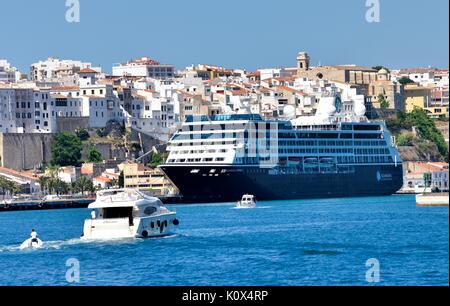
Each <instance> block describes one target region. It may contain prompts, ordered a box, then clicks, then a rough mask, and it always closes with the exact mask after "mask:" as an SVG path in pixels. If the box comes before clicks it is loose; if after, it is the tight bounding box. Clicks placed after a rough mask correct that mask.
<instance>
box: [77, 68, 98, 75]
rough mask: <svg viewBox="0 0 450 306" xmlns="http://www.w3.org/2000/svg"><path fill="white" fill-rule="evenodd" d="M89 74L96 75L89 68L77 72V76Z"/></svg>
mask: <svg viewBox="0 0 450 306" xmlns="http://www.w3.org/2000/svg"><path fill="white" fill-rule="evenodd" d="M85 73H86V74H88V73H89V74H90V73H98V71H95V70H93V69H90V68H85V69H81V70H80V71H79V72H78V74H85Z"/></svg>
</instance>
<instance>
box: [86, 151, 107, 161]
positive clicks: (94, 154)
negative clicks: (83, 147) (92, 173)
mask: <svg viewBox="0 0 450 306" xmlns="http://www.w3.org/2000/svg"><path fill="white" fill-rule="evenodd" d="M87 161H88V162H90V163H100V162H102V161H103V157H102V153H100V151H98V150H97V149H96V148H95V147H90V148H89V149H88V152H87Z"/></svg>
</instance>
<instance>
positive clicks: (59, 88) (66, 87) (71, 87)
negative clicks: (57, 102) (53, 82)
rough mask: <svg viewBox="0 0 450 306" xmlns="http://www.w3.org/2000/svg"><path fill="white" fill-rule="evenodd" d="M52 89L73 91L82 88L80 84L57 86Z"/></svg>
mask: <svg viewBox="0 0 450 306" xmlns="http://www.w3.org/2000/svg"><path fill="white" fill-rule="evenodd" d="M51 90H52V91H73V90H80V86H55V87H52V88H51Z"/></svg>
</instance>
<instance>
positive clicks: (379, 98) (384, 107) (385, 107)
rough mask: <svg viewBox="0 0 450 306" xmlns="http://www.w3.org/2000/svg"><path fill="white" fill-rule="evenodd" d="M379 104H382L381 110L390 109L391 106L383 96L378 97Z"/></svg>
mask: <svg viewBox="0 0 450 306" xmlns="http://www.w3.org/2000/svg"><path fill="white" fill-rule="evenodd" d="M378 102H379V103H380V107H381V109H388V108H389V107H390V106H391V103H390V102H389V101H388V100H386V98H385V97H384V95H383V94H379V95H378Z"/></svg>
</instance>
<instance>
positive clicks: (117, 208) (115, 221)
mask: <svg viewBox="0 0 450 306" xmlns="http://www.w3.org/2000/svg"><path fill="white" fill-rule="evenodd" d="M89 209H91V210H94V211H95V214H92V215H93V217H94V218H91V219H90V220H86V221H85V224H84V233H83V236H82V239H85V240H96V239H99V240H103V239H122V238H152V237H160V236H166V235H170V234H172V230H173V227H174V226H177V225H178V224H179V221H178V219H177V218H176V212H172V211H169V210H168V209H167V208H166V207H164V206H163V204H162V202H161V200H159V199H158V198H155V197H151V196H148V195H146V194H144V193H142V192H140V191H138V190H135V189H115V190H104V191H100V192H98V193H97V200H96V201H95V202H94V203H92V204H91V205H89Z"/></svg>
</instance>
